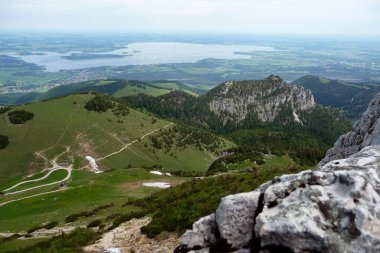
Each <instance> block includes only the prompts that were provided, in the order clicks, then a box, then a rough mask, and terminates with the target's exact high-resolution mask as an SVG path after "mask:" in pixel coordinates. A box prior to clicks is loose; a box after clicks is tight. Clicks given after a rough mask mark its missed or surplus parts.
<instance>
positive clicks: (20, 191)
mask: <svg viewBox="0 0 380 253" xmlns="http://www.w3.org/2000/svg"><path fill="white" fill-rule="evenodd" d="M58 170H66V171H67V176H66V177H65V178H64V179H61V180H58V181H55V182H52V183H47V184H42V185H37V186H33V187H30V188H26V189H23V190H19V191H15V192H9V193H5V194H4V195H5V196H7V195H14V194H18V193H22V192H26V191H31V190H34V189H38V188H41V187H45V186H50V185H57V184H59V183H60V182H65V181H67V180H69V179H70V177H71V172H72V167H71V166H69V167H60V168H59V169H54V170H51V171H49V173H47V174H46V175H45V176H44V177H43V178H39V179H38V180H32V181H29V182H38V181H41V180H43V179H45V178H47V177H48V176H49V175H50V174H51V173H53V172H55V171H58ZM26 182H28V181H24V182H23V183H26ZM13 188H15V187H13ZM7 190H8V191H9V189H7Z"/></svg>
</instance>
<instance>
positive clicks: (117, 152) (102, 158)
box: [96, 122, 174, 161]
mask: <svg viewBox="0 0 380 253" xmlns="http://www.w3.org/2000/svg"><path fill="white" fill-rule="evenodd" d="M173 124H174V123H173V122H171V123H169V124H167V125H166V126H163V127H161V128H158V129H156V130H153V131H151V132H149V133H146V134H144V135H143V136H141V137H140V138H138V139H136V140H134V141H132V142H129V143H127V144H125V145H124V147H122V148H121V149H119V150H118V151H115V152H112V153H110V154H108V155H106V156H103V157H100V158H98V159H96V161H101V160H104V159H106V158H108V157H110V156H113V155H116V154H119V153H120V152H122V151H123V150H125V149H127V148H128V147H129V146H131V145H132V144H134V143H136V142H138V141H140V140H142V139H144V138H145V137H147V136H149V135H151V134H154V133H155V132H157V131H160V130H161V129H165V128H167V127H169V126H171V125H173Z"/></svg>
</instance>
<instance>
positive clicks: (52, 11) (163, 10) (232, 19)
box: [0, 0, 380, 36]
mask: <svg viewBox="0 0 380 253" xmlns="http://www.w3.org/2000/svg"><path fill="white" fill-rule="evenodd" d="M0 29H2V30H31V31H32V30H54V31H58V30H62V31H65V30H69V31H86V30H88V31H123V32H124V31H125V32H131V31H133V32H169V33H170V32H202V33H206V32H214V33H220V32H223V33H249V34H251V33H264V34H327V35H330V34H331V35H341V34H345V35H377V36H380V0H0Z"/></svg>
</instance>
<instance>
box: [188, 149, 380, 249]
mask: <svg viewBox="0 0 380 253" xmlns="http://www.w3.org/2000/svg"><path fill="white" fill-rule="evenodd" d="M261 209H262V210H261ZM211 217H212V216H211ZM201 220H202V219H201ZM216 223H217V226H218V228H219V231H214V236H215V238H218V236H217V234H216V233H217V232H219V234H220V238H219V239H217V240H215V241H214V244H218V243H220V242H221V241H226V242H227V243H228V246H229V247H226V249H228V250H226V251H225V252H233V251H234V250H235V251H236V250H239V249H245V250H246V251H247V250H249V249H250V248H254V249H255V251H256V252H266V253H269V252H294V253H304V252H324V253H325V252H326V253H329V252H331V253H340V252H342V253H343V252H344V253H365V252H380V146H369V147H366V148H364V149H363V150H361V151H360V152H358V153H356V154H354V155H352V156H350V157H349V158H346V159H341V160H335V161H331V162H329V163H327V164H326V165H324V166H322V167H319V168H318V169H317V170H313V171H312V170H308V171H303V172H300V173H298V174H293V175H284V176H281V177H278V178H275V179H274V180H272V181H271V182H268V183H266V184H264V185H262V186H261V187H260V188H259V189H258V190H256V191H253V192H250V193H243V194H237V195H231V196H227V197H225V198H223V199H222V201H221V204H220V206H219V207H218V209H217V211H216ZM210 231H212V230H210V229H208V230H207V229H203V230H201V233H202V236H200V237H202V238H212V236H213V235H211V234H208V233H209V232H210ZM253 231H254V233H253ZM189 233H190V232H187V235H189ZM185 235H186V234H185ZM253 235H254V236H255V238H252V236H253ZM183 242H184V241H183ZM257 242H258V243H257ZM248 244H249V245H248ZM187 246H188V248H189V250H190V249H191V248H190V247H189V246H191V245H187ZM206 247H207V248H211V249H212V248H213V244H208V245H206ZM198 250H199V249H198Z"/></svg>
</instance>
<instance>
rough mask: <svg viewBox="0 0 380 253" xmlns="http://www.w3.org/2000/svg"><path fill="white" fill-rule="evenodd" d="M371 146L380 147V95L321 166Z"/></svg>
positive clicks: (335, 145) (332, 149)
mask: <svg viewBox="0 0 380 253" xmlns="http://www.w3.org/2000/svg"><path fill="white" fill-rule="evenodd" d="M370 145H380V93H379V94H377V95H376V96H375V97H374V98H373V99H372V100H371V102H370V104H369V106H368V108H367V110H366V111H365V112H364V114H363V116H362V117H361V119H360V120H359V121H357V122H356V123H355V125H354V128H353V130H352V131H351V132H349V133H347V134H345V135H342V136H341V137H340V138H339V139H338V141H337V142H336V143H335V144H334V147H333V148H331V149H329V150H328V151H327V153H326V156H325V158H323V160H322V161H321V162H320V165H323V164H325V163H327V162H329V161H332V160H336V159H342V158H346V157H348V156H350V155H352V154H354V153H356V152H358V151H359V150H361V149H362V148H364V147H367V146H370Z"/></svg>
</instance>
